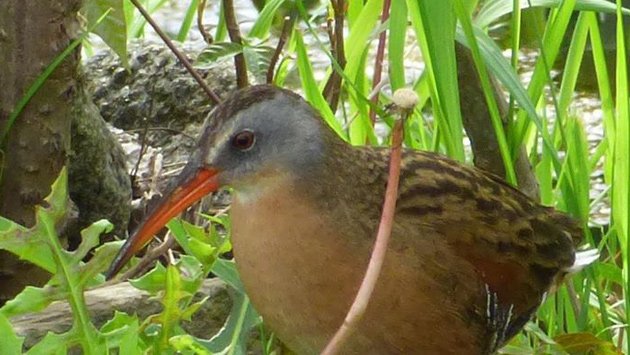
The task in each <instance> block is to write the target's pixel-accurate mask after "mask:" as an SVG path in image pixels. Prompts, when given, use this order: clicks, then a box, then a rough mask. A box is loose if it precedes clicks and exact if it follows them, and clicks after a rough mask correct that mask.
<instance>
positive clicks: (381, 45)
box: [370, 0, 391, 126]
mask: <svg viewBox="0 0 630 355" xmlns="http://www.w3.org/2000/svg"><path fill="white" fill-rule="evenodd" d="M390 5H391V0H385V2H383V12H382V13H381V23H385V21H387V19H388V18H389V8H390ZM386 42H387V32H386V31H385V30H383V31H382V32H381V33H380V34H379V35H378V47H377V48H376V58H374V77H373V79H372V88H375V87H376V86H377V85H378V84H379V83H380V82H381V76H382V74H383V58H384V57H385V43H386ZM378 96H379V95H378V94H376V95H374V97H372V99H371V100H370V101H371V102H372V107H376V105H377V104H378ZM370 121H372V126H374V124H375V123H376V110H374V109H373V108H371V109H370Z"/></svg>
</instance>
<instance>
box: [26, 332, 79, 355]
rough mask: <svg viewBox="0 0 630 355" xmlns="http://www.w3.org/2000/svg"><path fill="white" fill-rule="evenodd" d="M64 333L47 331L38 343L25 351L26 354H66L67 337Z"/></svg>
mask: <svg viewBox="0 0 630 355" xmlns="http://www.w3.org/2000/svg"><path fill="white" fill-rule="evenodd" d="M67 334H68V333H65V334H55V333H48V334H46V336H45V337H44V339H42V340H41V341H40V342H39V343H37V344H35V345H34V346H33V347H32V348H30V349H29V350H28V352H26V354H27V355H66V354H68V345H67V344H68V338H69V336H68V335H67Z"/></svg>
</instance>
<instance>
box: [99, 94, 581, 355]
mask: <svg viewBox="0 0 630 355" xmlns="http://www.w3.org/2000/svg"><path fill="white" fill-rule="evenodd" d="M388 160H389V150H388V149H383V148H376V147H353V146H350V145H349V144H347V143H345V142H344V141H342V140H341V139H340V138H339V137H338V136H337V135H336V134H335V133H334V132H333V131H332V130H331V129H329V127H328V126H327V125H326V124H325V123H324V122H323V121H322V119H321V118H320V116H319V114H318V113H317V112H315V111H314V110H313V109H312V108H311V107H310V106H309V105H308V104H307V103H306V102H304V101H303V100H302V99H301V98H300V97H299V96H298V95H296V94H294V93H291V92H289V91H286V90H283V89H279V88H275V87H272V86H253V87H249V88H246V89H243V90H240V91H238V92H236V93H235V94H233V95H232V96H231V97H230V98H229V99H227V100H226V101H225V102H224V103H222V104H220V105H219V106H217V107H216V108H215V109H214V111H213V112H212V113H211V115H210V116H209V118H208V122H207V124H206V126H205V127H204V130H203V133H202V135H201V138H200V140H199V145H198V147H197V149H196V150H195V151H194V153H193V155H192V157H191V158H190V161H189V162H188V164H187V166H186V167H185V169H184V170H183V172H182V173H181V175H180V176H179V178H178V179H177V180H176V182H175V184H174V185H173V188H171V190H170V191H169V192H168V193H166V194H165V196H164V197H163V198H162V200H161V202H160V203H159V204H158V206H156V208H155V209H154V210H153V211H152V212H151V213H150V215H149V216H148V218H146V220H145V221H144V223H143V224H142V225H141V226H140V227H139V229H138V231H137V232H136V233H135V234H134V235H133V236H132V237H131V238H130V239H128V240H127V242H126V243H125V245H124V247H123V248H122V249H121V251H120V253H119V255H118V256H117V258H116V259H115V261H114V263H113V264H112V266H111V269H110V272H109V275H110V277H111V276H112V275H114V274H115V273H116V272H118V271H119V269H120V268H121V267H122V266H123V265H124V264H125V263H126V262H127V261H128V259H129V258H130V257H131V256H132V255H133V254H134V253H135V252H136V251H138V250H139V249H140V248H141V247H142V246H144V245H145V244H146V243H147V242H148V240H149V239H150V238H151V237H152V236H153V234H154V233H157V232H158V231H159V230H160V229H161V228H162V227H163V225H164V224H165V223H166V222H168V220H169V219H170V218H172V217H174V216H175V215H177V214H179V213H180V212H181V211H182V210H184V209H185V208H187V207H188V206H190V205H191V204H193V203H194V202H195V201H197V200H199V199H201V198H202V197H203V196H205V195H206V194H208V193H210V192H212V191H215V190H217V189H218V188H220V187H222V186H231V187H232V188H233V202H232V207H231V218H232V243H233V248H234V257H235V259H236V263H237V267H238V270H239V272H240V275H241V278H242V280H243V284H244V285H245V289H246V291H247V293H248V295H249V296H250V298H251V301H252V303H253V305H254V306H255V308H256V309H257V310H258V312H260V314H261V315H262V316H263V318H264V320H265V323H267V324H268V325H269V327H270V328H271V329H273V330H274V331H275V333H276V334H277V336H278V337H279V338H280V339H281V340H282V341H283V342H284V343H285V344H286V345H287V346H288V347H289V348H290V349H291V350H293V351H294V352H296V353H297V354H314V353H317V352H319V351H321V350H322V349H323V347H324V346H325V344H326V343H327V341H328V340H329V339H330V338H331V336H332V335H333V334H334V332H335V330H336V329H337V328H338V327H339V326H340V325H341V323H342V322H343V319H344V316H345V314H346V312H347V310H348V308H349V307H350V304H351V302H352V300H353V297H354V295H355V293H356V291H357V289H358V287H359V285H360V282H361V279H362V277H363V275H364V272H365V269H366V266H367V264H368V261H369V257H370V252H371V249H372V245H373V242H374V238H375V235H376V229H377V227H378V226H377V224H378V221H379V216H380V213H381V207H382V203H383V198H384V191H385V187H386V183H387V170H388V169H387V164H388ZM399 186H400V188H399V196H398V200H397V206H396V217H395V222H394V226H393V230H392V237H391V242H390V245H389V250H388V252H387V255H386V259H385V263H384V265H383V269H382V273H381V275H380V278H379V281H378V284H377V286H376V289H375V291H374V294H373V296H372V299H371V300H370V303H369V306H368V309H367V310H366V313H365V315H364V317H363V319H362V320H361V322H360V324H359V325H358V328H357V329H356V331H355V332H354V333H353V336H352V338H351V340H350V341H349V342H348V343H347V344H346V346H345V347H344V350H343V353H344V354H346V353H347V354H372V353H373V354H412V353H420V354H451V353H452V354H483V353H490V352H493V351H495V350H496V349H497V348H498V347H500V346H501V345H502V344H504V343H505V342H506V341H507V340H509V339H510V338H511V337H512V336H514V335H515V334H516V333H517V332H518V331H519V330H520V329H521V328H522V327H523V325H524V324H525V323H526V322H527V321H528V320H529V319H530V317H531V316H532V314H533V313H534V312H535V311H536V309H537V308H538V306H539V305H540V303H541V302H542V301H543V299H544V297H545V294H546V293H547V292H548V291H549V290H550V289H551V288H552V287H553V286H554V285H555V284H556V283H557V282H559V281H560V280H561V279H562V277H563V276H564V275H565V274H566V273H567V272H568V271H571V270H572V268H574V267H575V265H578V264H580V260H579V257H578V258H576V246H577V244H578V243H579V242H580V240H581V236H582V231H581V229H580V227H579V226H578V224H576V223H575V222H574V221H573V220H572V219H571V218H569V217H568V216H566V215H564V214H562V213H559V212H556V211H555V210H553V209H552V208H549V207H543V206H540V205H538V204H537V203H536V202H534V201H532V200H530V199H529V198H528V197H527V196H525V195H524V194H522V193H520V192H519V191H518V190H516V189H514V188H512V187H511V186H509V185H507V184H506V183H505V182H503V181H502V180H501V179H499V178H497V177H496V176H493V175H491V174H489V173H486V172H484V171H481V170H478V169H476V168H473V167H469V166H466V165H463V164H461V163H458V162H455V161H453V160H451V159H448V158H446V157H443V156H440V155H438V154H434V153H429V152H421V151H413V150H405V151H404V153H403V161H402V166H401V177H400V184H399ZM578 254H579V253H578ZM591 256H592V255H591Z"/></svg>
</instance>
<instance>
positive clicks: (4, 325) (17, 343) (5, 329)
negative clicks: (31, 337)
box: [0, 313, 24, 354]
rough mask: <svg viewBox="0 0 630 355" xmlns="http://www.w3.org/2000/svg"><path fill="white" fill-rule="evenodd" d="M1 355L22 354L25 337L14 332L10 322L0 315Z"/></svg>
mask: <svg viewBox="0 0 630 355" xmlns="http://www.w3.org/2000/svg"><path fill="white" fill-rule="evenodd" d="M0 339H2V340H0V354H21V353H22V343H23V342H24V338H23V337H18V336H17V335H15V333H14V332H13V327H12V326H11V323H10V322H9V320H8V319H7V318H6V317H5V316H4V315H2V314H1V313H0Z"/></svg>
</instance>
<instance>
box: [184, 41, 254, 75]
mask: <svg viewBox="0 0 630 355" xmlns="http://www.w3.org/2000/svg"><path fill="white" fill-rule="evenodd" d="M242 51H243V47H242V46H241V45H240V44H238V43H232V42H215V43H212V44H210V45H208V46H207V47H206V48H204V50H203V51H201V53H199V56H198V57H197V60H196V61H195V67H197V68H200V69H207V68H210V67H212V66H213V65H214V63H215V62H217V61H218V60H220V59H222V58H226V57H232V56H234V55H236V54H239V53H241V52H242Z"/></svg>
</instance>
